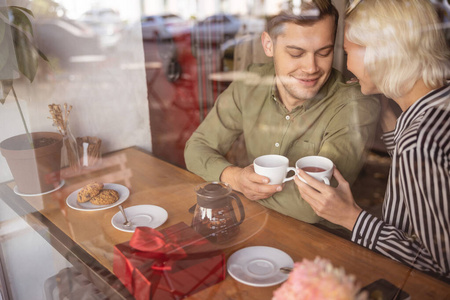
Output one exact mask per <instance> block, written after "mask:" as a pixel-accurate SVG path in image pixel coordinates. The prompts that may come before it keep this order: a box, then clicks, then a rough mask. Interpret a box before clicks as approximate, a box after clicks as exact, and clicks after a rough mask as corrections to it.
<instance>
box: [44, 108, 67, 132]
mask: <svg viewBox="0 0 450 300" xmlns="http://www.w3.org/2000/svg"><path fill="white" fill-rule="evenodd" d="M48 109H49V111H50V115H51V118H50V117H48V119H51V120H53V126H55V127H56V128H57V129H58V131H59V132H60V133H61V134H62V135H63V136H66V135H67V128H68V123H69V114H70V111H71V110H72V105H67V103H64V113H63V111H62V110H61V105H60V104H54V103H53V104H49V105H48Z"/></svg>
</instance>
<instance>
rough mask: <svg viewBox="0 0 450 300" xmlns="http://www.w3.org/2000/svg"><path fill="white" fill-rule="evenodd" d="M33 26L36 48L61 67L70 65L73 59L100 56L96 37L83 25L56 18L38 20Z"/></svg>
mask: <svg viewBox="0 0 450 300" xmlns="http://www.w3.org/2000/svg"><path fill="white" fill-rule="evenodd" d="M34 25H35V28H34V31H35V39H36V43H37V45H38V48H39V49H40V50H41V51H42V52H43V53H44V54H45V55H46V56H47V57H48V58H56V59H58V60H59V64H60V65H61V66H63V67H67V66H68V65H70V64H71V59H72V58H73V57H77V56H86V55H99V54H101V48H100V42H99V39H98V37H97V35H96V34H95V33H94V32H93V30H92V29H91V28H90V27H88V26H86V25H85V24H83V23H80V22H78V21H76V20H70V19H66V18H57V19H39V20H36V21H35V23H34Z"/></svg>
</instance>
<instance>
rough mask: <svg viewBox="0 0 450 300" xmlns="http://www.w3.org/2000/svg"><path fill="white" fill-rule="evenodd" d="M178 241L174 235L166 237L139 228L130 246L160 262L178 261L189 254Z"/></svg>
mask: <svg viewBox="0 0 450 300" xmlns="http://www.w3.org/2000/svg"><path fill="white" fill-rule="evenodd" d="M174 241H175V242H174ZM176 241H177V237H176V236H174V235H173V236H172V235H164V234H162V233H161V232H159V231H158V230H155V229H153V228H149V227H138V228H136V230H135V232H134V234H133V236H132V237H131V240H130V246H131V247H133V248H134V249H135V250H137V251H139V252H142V253H140V254H144V255H145V256H148V257H150V258H154V259H157V260H159V261H167V260H171V259H174V260H177V259H182V258H184V257H186V256H187V254H186V252H185V251H184V249H183V248H182V247H181V246H179V245H178V244H177V243H176Z"/></svg>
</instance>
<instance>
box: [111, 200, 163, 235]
mask: <svg viewBox="0 0 450 300" xmlns="http://www.w3.org/2000/svg"><path fill="white" fill-rule="evenodd" d="M124 210H125V214H126V215H127V219H128V221H130V222H131V226H130V227H125V226H123V223H124V222H125V218H124V217H123V215H122V213H121V212H120V211H119V212H118V213H116V214H115V215H114V216H113V217H112V219H111V223H112V225H113V226H114V227H115V228H117V229H119V230H122V231H126V232H134V230H135V229H136V227H139V226H144V227H150V228H157V227H159V226H161V225H162V224H164V222H166V220H167V217H168V214H167V211H166V210H165V209H164V208H162V207H159V206H156V205H135V206H131V207H127V208H124Z"/></svg>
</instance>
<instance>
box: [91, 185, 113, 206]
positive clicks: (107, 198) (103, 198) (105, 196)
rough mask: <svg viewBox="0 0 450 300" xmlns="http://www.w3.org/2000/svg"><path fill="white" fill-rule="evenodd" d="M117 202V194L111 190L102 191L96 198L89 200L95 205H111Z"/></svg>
mask: <svg viewBox="0 0 450 300" xmlns="http://www.w3.org/2000/svg"><path fill="white" fill-rule="evenodd" d="M117 200H119V193H118V192H117V191H115V190H111V189H103V190H102V191H101V192H100V193H99V194H98V195H97V196H95V197H93V198H91V203H92V204H95V205H108V204H113V203H114V202H116V201H117Z"/></svg>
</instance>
